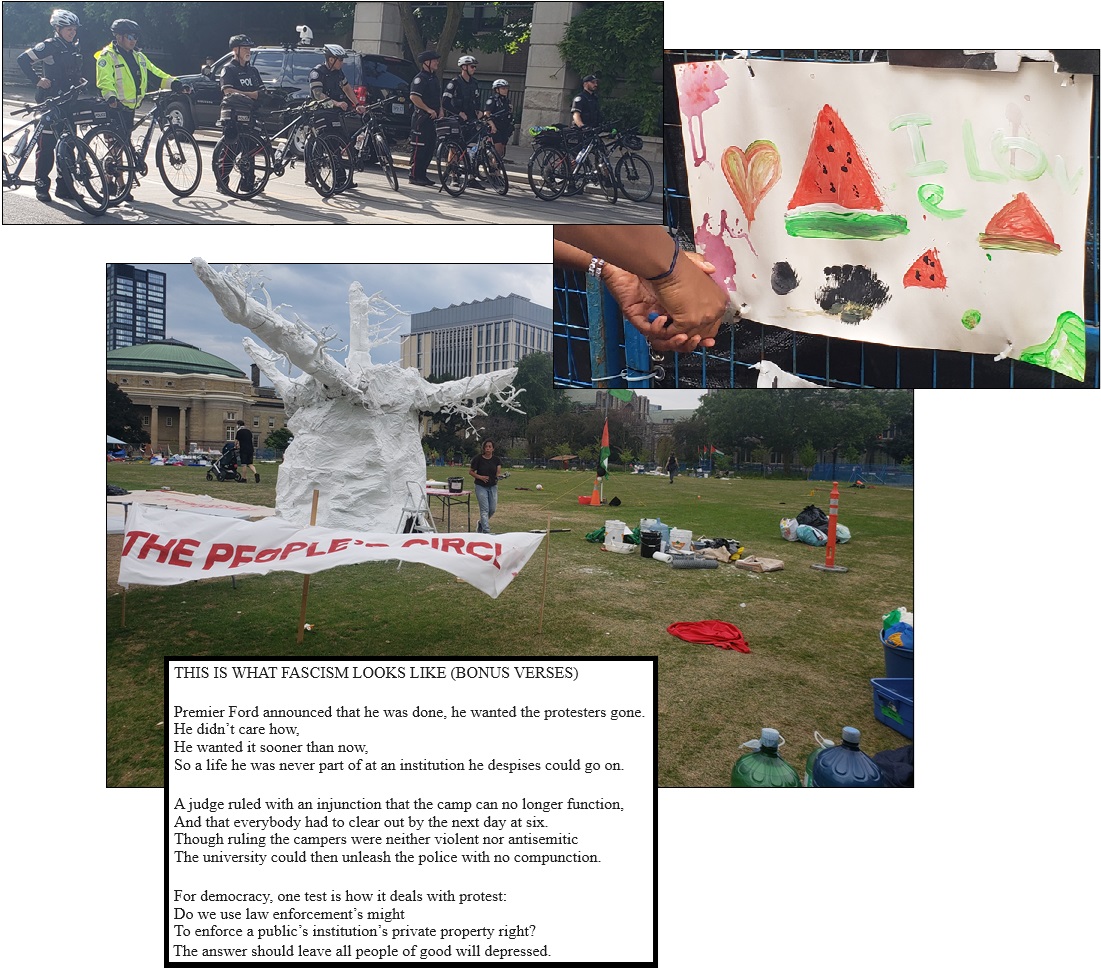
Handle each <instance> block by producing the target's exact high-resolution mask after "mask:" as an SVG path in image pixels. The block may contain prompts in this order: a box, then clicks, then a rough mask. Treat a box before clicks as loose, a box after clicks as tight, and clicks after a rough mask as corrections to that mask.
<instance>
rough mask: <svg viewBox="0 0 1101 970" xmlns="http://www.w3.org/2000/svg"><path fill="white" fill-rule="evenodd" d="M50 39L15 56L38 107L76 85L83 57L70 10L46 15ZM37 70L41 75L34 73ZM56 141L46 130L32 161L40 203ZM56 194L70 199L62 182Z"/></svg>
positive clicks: (45, 198) (47, 197) (75, 20)
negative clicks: (32, 83)
mask: <svg viewBox="0 0 1101 970" xmlns="http://www.w3.org/2000/svg"><path fill="white" fill-rule="evenodd" d="M50 26H51V27H53V29H54V35H53V37H47V38H46V39H45V40H44V41H42V43H41V44H35V46H34V47H30V48H28V49H27V50H25V51H23V53H22V54H20V55H19V67H20V69H21V70H22V71H23V73H24V74H25V75H27V79H28V80H30V81H33V82H34V84H35V101H36V102H37V103H38V104H41V103H42V102H43V101H46V100H48V99H49V98H53V97H56V96H57V95H59V94H64V93H65V92H66V91H68V90H69V88H71V87H74V86H75V85H77V84H79V83H80V71H81V68H82V66H83V55H82V54H81V53H80V41H79V40H77V36H76V32H77V29H78V28H79V27H80V18H79V17H77V15H76V14H75V13H73V12H72V11H70V10H55V11H54V12H53V13H52V14H50ZM36 66H40V67H41V74H39V72H38V71H36V70H35V67H36ZM56 146H57V139H56V138H55V137H54V134H53V132H52V131H51V130H49V129H48V128H44V129H43V130H42V134H41V135H40V136H39V138H38V154H37V156H36V157H35V160H34V194H35V195H36V196H37V197H38V200H39V201H40V202H49V201H50V172H51V171H53V167H54V149H55V148H56ZM56 195H57V197H58V198H59V199H71V198H72V195H71V193H70V192H69V190H68V188H66V186H65V183H64V182H62V181H58V183H57V192H56Z"/></svg>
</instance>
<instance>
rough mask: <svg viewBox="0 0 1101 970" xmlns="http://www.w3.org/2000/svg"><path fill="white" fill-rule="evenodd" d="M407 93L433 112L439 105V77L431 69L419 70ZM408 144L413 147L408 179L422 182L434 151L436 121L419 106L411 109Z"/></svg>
mask: <svg viewBox="0 0 1101 970" xmlns="http://www.w3.org/2000/svg"><path fill="white" fill-rule="evenodd" d="M409 93H410V94H411V95H413V94H415V95H418V96H419V97H420V99H421V100H422V101H423V102H424V103H425V104H426V105H428V107H429V108H431V109H432V110H433V111H435V112H437V113H438V112H439V110H440V105H441V91H440V79H439V77H438V76H437V75H435V74H433V73H432V72H431V71H420V72H418V74H417V76H416V77H415V78H413V83H412V84H411V85H409ZM409 144H410V146H411V147H412V149H413V154H412V158H411V159H410V166H409V174H410V181H414V182H418V181H419V182H423V181H425V180H426V179H427V178H428V163H429V162H430V161H431V160H432V155H433V154H434V153H435V151H436V122H435V121H434V120H433V119H432V118H430V117H429V116H428V115H427V114H425V112H423V111H421V110H420V108H416V109H415V110H414V111H413V118H412V122H411V126H410V129H409Z"/></svg>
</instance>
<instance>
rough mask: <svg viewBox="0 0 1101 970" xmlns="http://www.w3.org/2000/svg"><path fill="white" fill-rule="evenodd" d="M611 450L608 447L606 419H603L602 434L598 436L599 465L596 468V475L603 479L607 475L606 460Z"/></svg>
mask: <svg viewBox="0 0 1101 970" xmlns="http://www.w3.org/2000/svg"><path fill="white" fill-rule="evenodd" d="M611 454H612V449H611V448H610V447H609V445H608V419H607V418H605V419H604V433H603V434H602V435H601V436H600V464H599V465H598V466H597V469H596V475H597V477H598V478H603V477H604V476H605V475H607V474H608V458H609V457H610V456H611Z"/></svg>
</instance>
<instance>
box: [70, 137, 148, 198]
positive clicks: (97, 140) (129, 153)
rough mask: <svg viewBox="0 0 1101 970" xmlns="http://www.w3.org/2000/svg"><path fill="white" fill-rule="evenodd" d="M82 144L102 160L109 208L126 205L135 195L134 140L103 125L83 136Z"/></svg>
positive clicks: (135, 163)
mask: <svg viewBox="0 0 1101 970" xmlns="http://www.w3.org/2000/svg"><path fill="white" fill-rule="evenodd" d="M80 140H81V141H82V142H84V144H85V145H87V146H88V147H89V148H90V149H91V150H92V152H93V153H94V154H95V156H96V158H98V159H99V164H100V165H102V166H103V174H104V176H105V178H106V179H107V194H108V199H107V204H108V205H109V206H112V205H118V204H119V203H120V202H125V201H126V200H127V199H128V198H129V197H130V193H131V192H132V191H133V188H134V182H135V181H136V180H137V170H138V166H137V162H135V160H134V149H133V147H132V146H131V145H130V139H129V138H126V137H124V136H123V135H122V134H121V133H120V132H119V131H118V130H117V129H115V128H112V127H111V126H110V125H100V126H99V127H98V128H93V129H92V130H91V131H89V132H88V133H87V134H85V135H82V136H81V138H80Z"/></svg>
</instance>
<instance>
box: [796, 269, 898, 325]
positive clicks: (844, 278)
mask: <svg viewBox="0 0 1101 970" xmlns="http://www.w3.org/2000/svg"><path fill="white" fill-rule="evenodd" d="M822 272H823V274H824V275H825V277H826V285H825V286H823V287H822V288H821V289H820V290H818V292H817V293H815V294H814V298H815V299H816V300H817V301H818V305H819V306H820V307H821V308H822V309H823V310H825V311H826V312H827V313H832V314H834V315H836V316H840V317H841V322H842V323H860V322H861V321H863V320H867V319H868V317H870V316H871V315H872V314H873V313H874V312H875V311H876V310H878V309H879V308H880V307H881V306H883V304H884V303H886V302H887V301H888V300H889V299H890V298H891V291H890V290H889V289H888V288H887V284H886V283H884V282H883V281H882V280H881V279H880V278H879V277H878V276H876V275H875V273H873V272H872V271H871V270H870V269H868V267H867V266H850V265H845V266H827V267H826V268H825V269H823V270H822Z"/></svg>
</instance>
